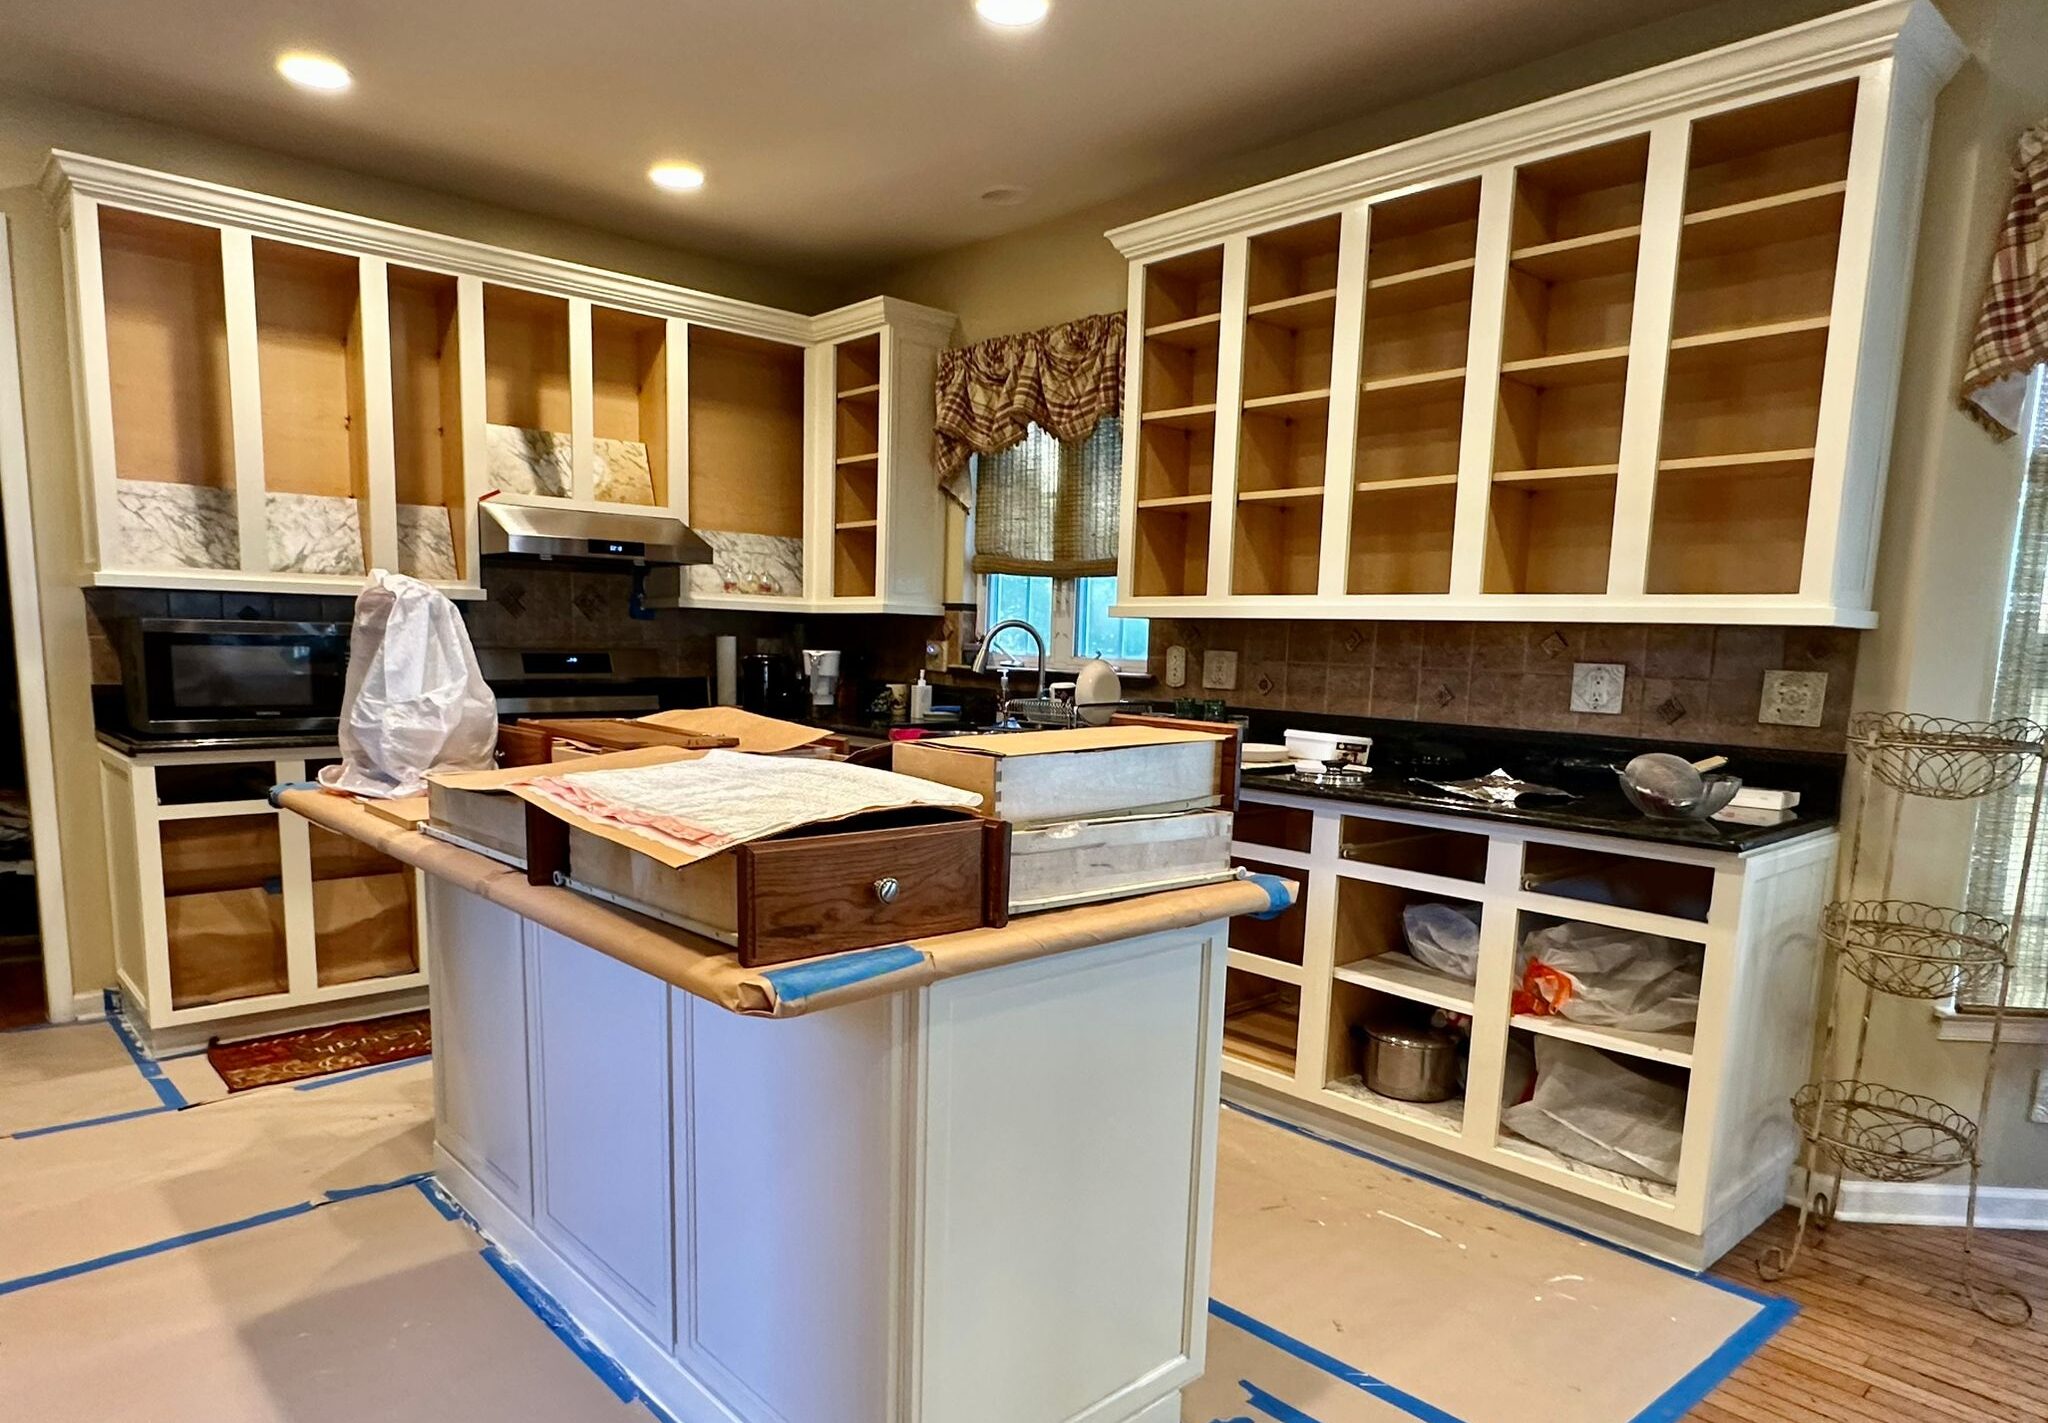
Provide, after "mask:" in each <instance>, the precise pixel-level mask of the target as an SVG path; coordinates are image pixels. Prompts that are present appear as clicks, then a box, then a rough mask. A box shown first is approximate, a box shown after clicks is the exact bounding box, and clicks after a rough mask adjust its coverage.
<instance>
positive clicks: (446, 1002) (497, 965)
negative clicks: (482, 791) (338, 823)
mask: <svg viewBox="0 0 2048 1423" xmlns="http://www.w3.org/2000/svg"><path fill="white" fill-rule="evenodd" d="M427 885H428V888H427V922H428V923H429V924H431V925H432V926H433V932H434V934H435V936H436V938H437V941H438V942H440V943H442V944H445V945H446V946H447V948H446V950H445V952H443V953H441V954H440V955H439V956H438V958H437V961H436V962H435V964H434V970H435V972H434V983H433V988H432V994H431V996H432V999H433V1013H434V1042H435V1046H436V1050H437V1051H438V1053H439V1054H440V1056H439V1058H438V1060H437V1061H436V1062H435V1065H434V1096H435V1119H436V1120H435V1140H436V1141H437V1142H438V1143H439V1145H440V1147H441V1149H442V1150H443V1151H446V1152H447V1153H448V1154H449V1155H450V1156H453V1157H454V1158H455V1159H456V1160H458V1161H460V1162H461V1163H462V1164H463V1165H464V1166H465V1167H467V1168H468V1169H469V1170H470V1171H471V1172H472V1173H473V1174H474V1175H475V1176H476V1177H477V1179H479V1180H481V1181H486V1182H488V1183H489V1184H490V1187H491V1189H492V1190H493V1191H495V1192H496V1193H497V1194H498V1195H499V1196H500V1197H502V1198H503V1199H504V1200H505V1201H506V1202H507V1203H509V1204H510V1205H511V1206H512V1207H513V1208H514V1209H515V1210H517V1211H518V1212H519V1213H520V1214H521V1215H522V1216H527V1215H530V1213H531V1211H532V1207H533V1156H532V1149H531V1148H532V1140H533V1137H532V1133H531V1130H530V1125H531V1124H530V1122H529V1120H528V1112H529V1111H530V1110H531V1098H530V1096H529V1092H528V1062H527V1052H526V1023H527V1014H528V1001H527V986H528V982H527V981H528V978H529V972H528V968H527V962H528V959H529V957H530V950H529V947H528V945H527V942H526V935H525V921H524V920H522V919H521V918H520V917H519V916H518V915H517V914H515V913H513V912H512V911H511V910H509V909H503V908H500V907H499V906H497V905H495V904H492V903H490V902H489V901H487V900H483V899H479V898H477V897H476V896H475V895H472V894H462V893H459V892H457V891H455V890H453V889H451V888H450V887H449V886H448V884H447V883H446V882H445V881H443V880H438V879H429V880H428V881H427ZM508 945H509V946H510V947H511V952H510V953H509V955H508V954H507V951H506V946H508Z"/></svg>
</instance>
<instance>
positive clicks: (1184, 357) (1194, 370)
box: [1132, 247, 1223, 598]
mask: <svg viewBox="0 0 2048 1423" xmlns="http://www.w3.org/2000/svg"><path fill="white" fill-rule="evenodd" d="M1140 315H1141V322H1140V325H1141V329H1142V331H1143V341H1144V345H1143V359H1142V361H1141V363H1140V370H1139V378H1138V409H1139V412H1140V420H1139V426H1140V428H1139V432H1138V439H1139V458H1138V466H1139V474H1138V507H1137V528H1136V530H1135V531H1134V533H1133V537H1132V543H1133V546H1134V548H1135V549H1136V551H1137V554H1136V558H1137V562H1136V567H1135V569H1134V570H1133V584H1134V586H1135V587H1136V588H1137V589H1138V590H1139V594H1138V595H1139V596H1140V597H1163V598H1190V597H1200V596H1201V595H1202V594H1203V593H1205V592H1207V591H1208V582H1209V519H1210V509H1209V506H1210V500H1211V497H1212V495H1213V492H1214V472H1215V459H1216V456H1215V450H1216V376H1217V348H1218V346H1219V344H1220V340H1221V336H1222V322H1223V249H1222V248H1221V247H1206V248H1203V249H1202V250H1200V251H1198V252H1190V253H1186V254H1184V255H1182V256H1179V257H1169V258H1166V259H1164V260H1162V261H1158V262H1154V263H1152V264H1150V265H1149V266H1147V267H1146V268H1145V293H1144V310H1143V311H1142V313H1141V314H1140Z"/></svg>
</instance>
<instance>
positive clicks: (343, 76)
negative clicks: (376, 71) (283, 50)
mask: <svg viewBox="0 0 2048 1423" xmlns="http://www.w3.org/2000/svg"><path fill="white" fill-rule="evenodd" d="M277 72H278V73H279V74H282V75H283V76H284V77H285V78H286V79H288V80H290V81H291V82H292V83H294V84H296V85H298V86H299V87H300V88H301V89H317V90H319V91H320V92H321V93H323V94H336V93H339V92H341V91H342V90H343V89H346V88H348V86H349V85H351V84H353V83H354V82H355V80H354V79H352V78H350V76H349V72H348V66H346V65H344V64H343V63H341V61H339V60H335V59H329V58H328V57H327V56H326V55H324V54H306V53H304V52H301V51H293V52H292V53H290V54H280V55H279V56H278V57H277Z"/></svg>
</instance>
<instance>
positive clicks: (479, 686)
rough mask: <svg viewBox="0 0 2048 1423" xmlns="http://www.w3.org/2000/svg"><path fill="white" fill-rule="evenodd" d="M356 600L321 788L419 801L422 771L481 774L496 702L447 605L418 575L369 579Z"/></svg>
mask: <svg viewBox="0 0 2048 1423" xmlns="http://www.w3.org/2000/svg"><path fill="white" fill-rule="evenodd" d="M370 578H371V581H370V586H369V587H368V588H366V589H364V590H363V592H362V595H361V596H360V597H358V598H357V599H356V618H355V626H354V628H353V630H352V631H351V633H350V635H349V659H348V680H347V683H346V684H345V685H344V687H343V690H342V705H341V738H340V739H341V754H342V757H343V760H342V763H341V765H339V766H329V767H328V768H327V769H325V770H323V771H322V772H321V773H320V780H321V783H322V784H323V785H330V786H334V787H336V788H338V789H340V790H345V791H353V792H355V793H356V794H357V795H364V796H372V797H376V798H379V799H398V798H400V797H403V796H413V795H419V794H420V793H421V792H422V791H424V790H425V789H426V786H427V782H426V774H427V772H428V771H435V770H451V771H457V770H460V771H481V770H487V769H489V767H490V765H491V758H492V753H493V751H494V750H495V749H496V747H497V742H498V702H497V699H496V698H495V697H493V696H492V695H491V689H490V687H489V686H488V685H487V684H486V683H485V682H484V676H483V673H482V671H480V670H479V669H478V667H477V665H476V652H475V651H474V650H473V649H472V648H471V647H470V645H469V629H467V628H465V627H464V626H463V625H462V615H461V614H460V613H459V612H457V611H456V608H455V605H454V604H453V603H451V602H449V601H448V599H447V598H446V597H444V596H443V595H442V594H441V593H440V592H438V591H437V590H435V589H433V588H430V587H428V586H427V585H426V584H424V583H422V582H420V581H419V580H418V579H416V578H407V577H405V576H404V575H403V574H397V573H386V572H385V571H384V570H382V569H381V568H380V569H378V570H377V571H376V572H375V573H373V574H371V576H370Z"/></svg>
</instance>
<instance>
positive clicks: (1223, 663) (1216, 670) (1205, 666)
mask: <svg viewBox="0 0 2048 1423" xmlns="http://www.w3.org/2000/svg"><path fill="white" fill-rule="evenodd" d="M1236 689H1237V654H1236V653H1235V652H1205V653H1203V654H1202V690H1203V691H1205V692H1229V691H1235V690H1236Z"/></svg>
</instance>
